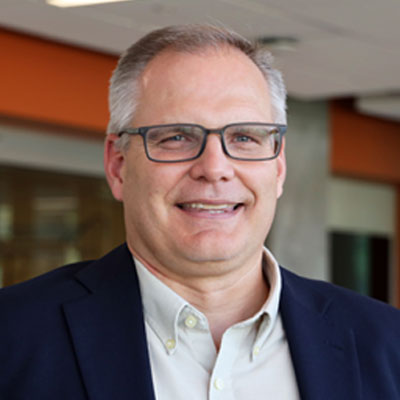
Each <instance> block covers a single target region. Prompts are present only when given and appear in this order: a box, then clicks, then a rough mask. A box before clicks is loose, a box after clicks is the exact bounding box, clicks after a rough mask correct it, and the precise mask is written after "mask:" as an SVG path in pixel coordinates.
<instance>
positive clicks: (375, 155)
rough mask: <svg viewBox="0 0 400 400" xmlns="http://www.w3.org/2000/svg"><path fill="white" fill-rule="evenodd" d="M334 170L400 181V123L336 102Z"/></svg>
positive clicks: (333, 149)
mask: <svg viewBox="0 0 400 400" xmlns="http://www.w3.org/2000/svg"><path fill="white" fill-rule="evenodd" d="M330 111H331V113H330V117H331V169H332V172H333V173H335V174H339V175H346V176H353V177H358V178H365V179H370V180H379V181H385V182H389V183H397V182H399V183H400V123H396V122H391V121H386V120H383V119H380V118H375V117H369V116H365V115H361V114H359V113H357V112H355V111H354V110H353V109H352V108H351V106H349V105H348V104H347V103H342V102H332V103H331V108H330Z"/></svg>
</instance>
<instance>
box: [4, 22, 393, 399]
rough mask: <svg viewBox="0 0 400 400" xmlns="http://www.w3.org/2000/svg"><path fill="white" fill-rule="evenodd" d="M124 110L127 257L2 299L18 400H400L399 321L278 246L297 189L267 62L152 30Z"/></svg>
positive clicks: (255, 53)
mask: <svg viewBox="0 0 400 400" xmlns="http://www.w3.org/2000/svg"><path fill="white" fill-rule="evenodd" d="M110 110H111V120H110V124H109V129H108V131H109V134H108V135H107V138H106V143H105V170H106V175H107V180H108V183H109V185H110V188H111V190H112V193H113V195H114V197H115V198H116V199H117V200H120V201H122V202H123V205H124V214H125V225H126V233H127V243H126V245H123V246H121V247H119V248H117V249H115V250H114V251H113V252H111V253H109V254H108V255H106V256H105V257H103V258H102V259H100V260H97V261H93V262H84V263H78V264H75V265H70V266H66V267H63V268H60V269H57V270H55V271H53V272H50V273H49V274H46V275H44V276H42V277H39V278H37V279H34V280H32V281H29V282H26V283H24V284H21V285H17V286H16V287H11V288H7V289H4V290H3V291H2V292H1V296H0V321H1V330H0V331H1V332H0V343H1V349H0V357H1V360H2V362H1V367H0V368H1V370H0V395H1V396H2V398H4V399H8V400H14V399H15V400H16V399H40V400H44V399H74V400H79V399H97V400H99V399H113V400H114V399H149V400H150V399H154V398H156V399H160V400H163V399H174V400H176V399H187V398H193V399H199V400H200V399H246V400H249V399H262V398H265V399H271V398H272V399H293V400H294V399H300V398H302V399H306V400H317V399H332V400H333V399H336V400H339V399H340V400H343V399H351V400H353V399H371V400H372V399H374V400H376V399H385V400H387V399H399V398H400V354H399V353H400V344H399V339H400V313H399V311H398V310H395V309H394V308H391V307H389V306H387V305H384V304H382V303H379V302H376V301H373V300H370V299H367V298H363V297H361V296H358V295H356V294H353V293H351V292H349V291H346V290H344V289H339V288H335V287H333V286H332V285H329V284H327V283H323V282H315V281H311V280H306V279H304V278H300V277H298V276H295V275H294V274H292V273H290V272H288V271H286V270H284V269H281V268H279V267H278V264H277V262H276V261H275V259H274V257H273V255H272V254H271V253H270V252H269V251H268V250H267V249H265V248H263V243H264V240H265V238H266V236H267V234H268V231H269V229H270V226H271V223H272V221H273V217H274V212H275V206H276V202H277V199H278V198H279V196H280V195H281V194H282V189H283V183H284V179H285V174H286V166H285V156H284V145H285V140H284V136H283V134H284V132H285V125H284V124H285V90H284V86H283V83H282V79H281V76H280V74H279V73H278V72H277V71H276V70H274V69H272V67H271V64H270V58H269V56H268V54H266V53H265V51H264V50H261V49H260V50H257V49H255V48H254V47H253V46H252V45H251V44H250V43H249V42H247V41H246V40H245V39H243V38H241V37H240V36H238V35H237V34H235V33H232V32H228V31H226V30H224V29H219V28H214V27H210V26H181V27H169V28H165V29H162V30H159V31H155V32H152V33H150V34H149V35H147V36H146V37H144V38H143V39H141V40H140V41H139V42H138V43H136V44H134V45H133V46H132V47H131V48H130V49H128V50H127V52H126V53H124V54H123V55H122V57H121V59H120V61H119V64H118V67H117V69H116V71H115V72H114V75H113V77H112V80H111V88H110ZM288 245H289V244H288Z"/></svg>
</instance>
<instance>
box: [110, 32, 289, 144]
mask: <svg viewBox="0 0 400 400" xmlns="http://www.w3.org/2000/svg"><path fill="white" fill-rule="evenodd" d="M226 46H230V47H233V48H236V49H238V50H240V51H241V52H243V53H244V54H245V55H247V56H248V57H249V58H250V59H251V60H252V61H253V62H254V63H255V64H256V66H257V67H258V68H259V69H260V70H261V72H262V73H263V75H264V77H265V79H266V81H267V83H268V87H269V91H270V93H269V94H270V96H271V108H272V115H273V118H274V122H276V123H282V124H285V123H286V88H285V84H284V82H283V78H282V74H281V73H280V72H279V71H278V70H276V69H274V68H272V61H273V57H272V55H271V53H270V52H269V51H268V50H266V49H265V48H264V47H261V46H258V45H257V44H253V43H252V42H250V41H249V40H247V39H245V38H244V37H242V36H240V35H239V34H237V33H235V32H233V31H231V30H228V29H225V28H220V27H215V26H212V25H177V26H169V27H166V28H162V29H158V30H155V31H152V32H150V33H149V34H147V35H146V36H144V37H143V38H141V39H140V40H139V41H137V42H136V43H134V44H133V45H132V46H131V47H129V48H128V49H127V50H126V51H125V52H124V53H123V54H122V55H121V57H120V59H119V61H118V64H117V67H116V68H115V70H114V72H113V74H112V77H111V79H110V91H109V108H110V121H109V124H108V128H107V133H118V132H121V131H123V130H124V129H127V128H129V127H130V126H131V124H132V121H133V119H134V114H135V110H136V107H137V102H138V98H139V78H140V76H141V74H142V72H143V71H144V69H145V68H146V66H147V64H148V63H149V62H150V61H151V60H152V59H153V58H154V57H155V56H157V55H158V54H159V53H161V52H162V51H163V50H166V49H171V50H174V51H178V52H185V53H196V52H199V51H201V50H203V49H206V48H215V49H216V50H218V49H221V48H222V47H226ZM124 136H125V137H126V138H124ZM121 141H122V142H121ZM128 141H129V136H128V135H123V137H122V138H121V139H120V140H119V141H118V142H119V143H118V142H117V145H119V146H120V147H124V146H125V145H127V143H128Z"/></svg>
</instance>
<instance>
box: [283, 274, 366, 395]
mask: <svg viewBox="0 0 400 400" xmlns="http://www.w3.org/2000/svg"><path fill="white" fill-rule="evenodd" d="M282 275H283V290H282V298H281V306H280V307H281V315H282V320H283V324H284V327H285V331H286V336H287V340H288V343H289V348H290V352H291V355H292V360H293V364H294V369H295V372H296V377H297V381H298V385H299V389H300V393H301V397H302V398H303V399H306V400H320V399H324V400H343V399H352V400H357V399H359V400H361V389H360V377H359V376H360V375H359V365H358V359H357V353H356V349H355V341H354V340H355V339H354V335H353V332H352V331H351V330H350V329H348V330H347V329H345V328H342V327H338V326H337V324H336V323H335V322H336V321H335V319H334V318H332V316H331V315H330V314H331V309H332V308H333V307H334V304H333V301H332V300H331V299H327V298H326V296H324V295H323V294H322V293H320V292H317V291H316V290H315V289H314V287H313V285H310V284H309V283H306V282H308V281H307V280H305V279H302V278H299V277H297V276H295V275H294V274H291V273H290V272H288V271H286V270H282Z"/></svg>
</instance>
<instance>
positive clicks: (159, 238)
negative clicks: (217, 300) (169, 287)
mask: <svg viewBox="0 0 400 400" xmlns="http://www.w3.org/2000/svg"><path fill="white" fill-rule="evenodd" d="M268 93H269V91H268V85H267V83H266V81H265V79H264V77H263V76H262V74H261V72H260V71H259V70H258V68H257V67H256V66H255V65H254V64H253V62H252V61H251V60H250V59H248V58H247V57H246V56H245V55H243V54H242V53H240V52H239V51H237V50H234V49H225V50H222V51H218V52H217V51H215V50H207V51H204V52H202V53H200V54H198V55H193V54H185V53H178V52H173V51H165V52H163V53H161V54H160V55H158V56H157V57H156V58H154V59H153V60H152V61H151V62H150V63H149V65H148V66H147V67H146V69H145V71H144V73H143V75H142V77H141V80H140V97H139V105H138V108H137V111H136V114H135V119H134V121H133V125H132V126H133V127H140V126H148V125H159V124H169V123H194V124H200V125H203V126H205V127H207V128H220V127H223V126H224V125H226V124H229V123H234V122H267V123H268V122H273V120H272V116H271V105H270V98H269V94H268ZM114 140H115V137H114V136H113V135H111V136H110V137H109V138H108V139H107V144H106V157H105V163H106V172H107V177H108V181H109V183H110V186H111V189H112V191H113V194H114V196H115V197H116V198H117V199H119V200H121V201H122V202H123V204H124V210H125V224H126V230H127V241H128V245H129V247H130V249H131V251H132V253H133V254H134V255H135V256H136V257H138V258H139V259H141V260H142V261H144V263H145V264H147V265H150V266H151V267H153V268H155V269H157V270H158V271H159V272H160V273H162V274H166V275H169V276H171V277H188V276H192V277H210V276H215V275H218V274H224V273H227V272H229V271H231V270H234V269H235V268H240V267H243V266H244V265H246V264H248V263H249V262H257V261H259V260H260V257H261V249H262V245H263V242H264V240H265V237H266V236H267V233H268V231H269V229H270V226H271V223H272V220H273V216H274V213H275V206H276V201H277V198H278V197H279V196H280V194H281V192H282V185H283V181H284V177H285V159H284V155H283V151H282V152H281V155H280V156H279V157H278V158H277V159H275V160H270V161H261V162H260V161H258V162H249V161H238V160H233V159H230V158H228V157H227V156H226V155H225V154H224V152H223V150H222V147H221V141H220V137H219V135H214V134H212V135H210V136H209V137H208V141H207V145H206V148H205V150H204V153H203V154H202V155H201V157H200V158H198V159H197V160H193V161H187V162H180V163H172V164H162V163H156V162H153V161H150V160H148V159H147V158H146V155H145V151H144V146H143V140H142V138H141V137H140V136H133V137H132V141H131V144H130V147H129V149H128V150H127V151H126V152H121V153H120V152H118V151H116V150H115V149H114V148H113V146H112V143H113V141H114Z"/></svg>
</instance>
